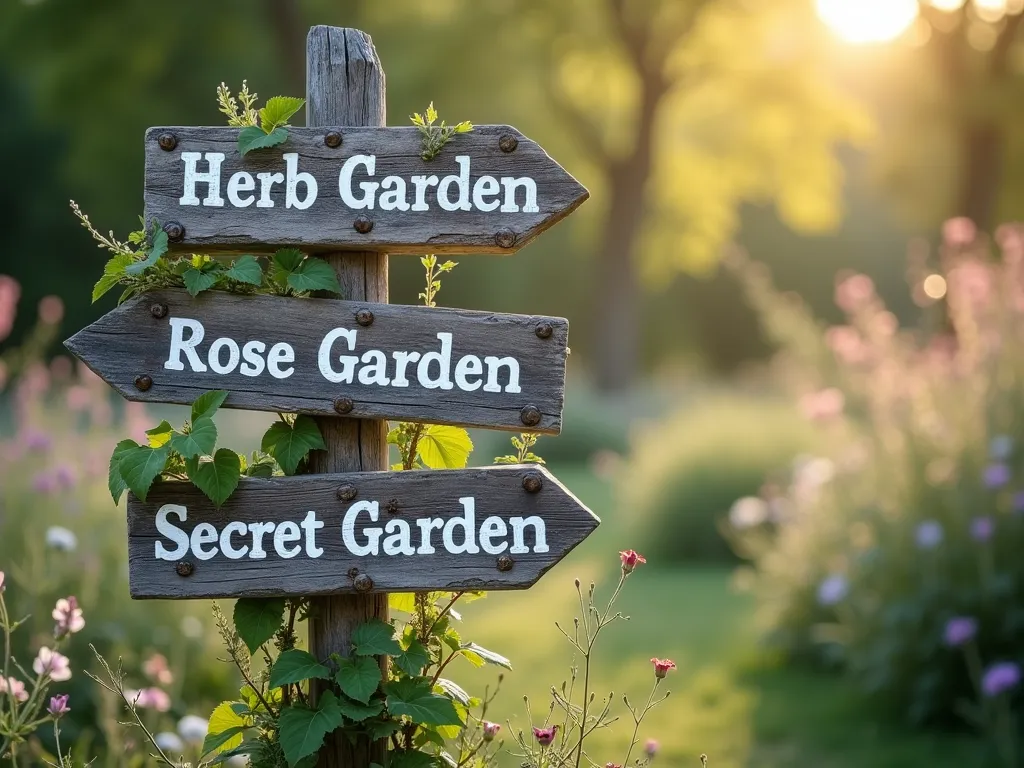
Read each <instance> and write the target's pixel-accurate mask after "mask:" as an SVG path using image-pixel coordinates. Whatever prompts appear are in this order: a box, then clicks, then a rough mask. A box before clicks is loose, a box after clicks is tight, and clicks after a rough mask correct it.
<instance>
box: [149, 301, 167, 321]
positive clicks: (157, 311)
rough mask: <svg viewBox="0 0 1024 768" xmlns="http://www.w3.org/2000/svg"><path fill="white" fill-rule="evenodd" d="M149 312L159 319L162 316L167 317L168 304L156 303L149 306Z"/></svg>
mask: <svg viewBox="0 0 1024 768" xmlns="http://www.w3.org/2000/svg"><path fill="white" fill-rule="evenodd" d="M149 314H151V315H152V316H153V317H155V318H156V319H157V320H159V319H160V318H162V317H167V305H166V304H154V305H153V306H152V307H150V308H149Z"/></svg>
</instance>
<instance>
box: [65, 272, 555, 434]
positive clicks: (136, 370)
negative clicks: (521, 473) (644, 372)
mask: <svg viewBox="0 0 1024 768" xmlns="http://www.w3.org/2000/svg"><path fill="white" fill-rule="evenodd" d="M154 306H157V307H166V308H167V312H166V314H165V315H164V316H163V317H159V318H158V317H154V315H153V312H152V308H153V307H154ZM360 310H369V311H370V312H372V313H373V321H372V323H371V324H370V325H369V326H366V327H363V326H360V325H359V324H358V323H357V322H356V313H357V312H359V311H360ZM157 314H161V313H159V312H158V313H157ZM172 318H187V319H190V320H195V321H198V322H200V323H201V324H202V326H203V328H204V329H205V335H204V339H203V341H202V342H201V343H200V344H199V346H198V351H199V356H200V358H201V359H202V360H203V361H204V363H206V361H207V355H206V352H207V350H209V348H210V344H211V343H213V341H214V340H215V339H217V338H220V337H228V338H231V339H233V340H234V341H235V343H236V344H237V345H238V347H242V346H243V345H244V344H245V343H246V342H247V341H249V340H254V339H255V340H260V341H262V342H264V344H266V349H269V348H270V346H271V345H272V344H275V343H278V342H285V343H287V344H289V345H291V347H292V348H293V349H294V351H295V361H294V363H289V364H288V365H289V366H290V367H293V368H294V373H292V374H291V375H290V376H288V377H287V378H283V379H278V378H275V377H273V376H271V375H270V373H269V372H267V371H266V370H264V371H263V373H261V374H260V375H258V376H246V375H243V374H242V373H241V372H240V365H239V366H237V367H236V368H235V369H234V371H233V372H232V373H228V374H218V373H215V372H214V371H213V370H212V369H211V368H210V367H209V365H207V370H206V371H205V372H196V371H193V370H192V369H191V366H190V365H189V364H188V362H187V358H186V357H185V356H184V355H181V356H180V359H181V362H182V363H183V364H184V366H185V370H182V371H176V370H168V369H166V368H165V367H164V363H165V362H166V361H167V359H168V352H169V350H170V339H171V319H172ZM541 324H546V325H547V326H550V328H551V334H550V336H548V338H540V337H539V336H538V334H537V327H538V325H541ZM339 327H340V328H346V329H350V330H355V331H357V332H358V340H357V344H356V347H355V349H354V350H353V351H351V352H349V351H348V350H347V346H346V345H344V344H343V343H341V342H338V343H336V344H335V345H334V354H333V355H332V358H333V360H334V367H335V369H337V368H338V367H339V366H338V362H337V356H338V354H341V353H342V351H344V354H346V355H361V354H362V353H363V352H364V351H366V350H367V349H378V350H381V351H383V352H384V353H385V355H386V356H387V359H388V360H389V361H391V366H390V370H393V368H394V360H393V358H392V355H391V353H392V352H393V351H395V350H411V351H423V352H426V351H437V350H438V349H439V348H440V342H439V341H438V339H437V334H438V333H451V334H452V336H453V339H454V341H453V345H452V365H451V375H452V376H453V381H454V369H455V365H456V362H457V361H458V359H459V358H460V357H462V356H463V355H476V356H477V357H478V358H480V360H483V359H484V358H485V357H486V356H496V357H498V358H502V357H505V356H511V357H514V358H515V359H516V360H517V361H518V362H519V366H520V369H519V387H520V389H521V390H522V391H521V392H519V393H508V392H485V391H483V387H482V386H480V387H479V388H478V389H476V390H475V391H472V392H467V391H463V390H461V389H460V388H459V387H458V386H457V384H455V385H454V386H453V388H452V389H450V390H442V389H425V388H424V387H422V386H421V385H420V384H419V383H418V381H417V380H416V376H415V364H413V365H411V366H409V369H408V370H407V374H408V375H409V386H407V387H392V386H380V385H377V384H360V383H359V381H358V378H357V379H356V380H355V381H354V382H353V383H352V384H345V383H338V384H334V383H331V382H329V381H328V380H327V379H326V378H324V376H323V374H322V373H321V371H320V368H319V366H318V364H317V353H318V350H319V348H320V344H321V342H322V340H323V339H324V337H325V336H326V335H327V333H329V332H330V331H331V330H332V329H334V328H339ZM187 335H188V334H186V336H187ZM567 337H568V323H567V322H566V321H565V320H564V319H562V318H550V317H540V316H533V315H506V314H495V313H490V312H473V311H469V310H456V309H440V308H427V307H414V306H401V305H389V304H376V303H371V302H366V301H337V300H332V299H295V298H281V297H274V296H242V295H238V294H229V293H224V292H219V291H218V292H206V293H204V294H200V296H198V297H196V298H192V297H191V296H189V295H188V294H187V293H186V292H185V291H181V290H164V291H154V292H152V293H149V294H146V295H144V296H140V297H137V298H134V299H131V300H130V301H128V302H126V303H125V304H122V305H121V306H120V307H118V308H117V309H115V310H114V311H112V312H110V313H109V314H107V315H105V316H104V317H102V318H100V319H99V320H97V321H96V322H95V323H93V324H92V325H90V326H88V327H87V328H85V329H83V330H82V331H79V332H78V333H77V334H75V335H74V336H73V337H72V338H70V339H69V340H68V341H67V342H66V346H67V348H68V349H69V350H70V351H71V352H73V353H74V354H75V355H76V356H77V357H78V358H79V359H81V360H82V361H83V362H84V363H85V364H86V365H88V366H89V367H90V368H91V369H92V370H93V371H95V372H96V373H97V374H98V375H99V376H100V377H101V378H103V379H104V380H105V381H107V382H108V383H110V384H111V385H112V386H113V387H114V388H115V389H117V391H118V392H120V393H121V394H122V395H124V396H125V397H126V398H128V399H129V400H140V401H143V402H153V403H191V402H192V401H193V400H195V399H196V397H198V396H199V395H200V394H202V393H203V392H205V391H208V390H211V389H226V390H228V391H230V393H231V394H230V395H229V396H228V399H227V401H226V402H225V405H226V406H228V407H233V408H248V409H253V410H260V411H272V412H274V411H286V412H301V413H309V414H315V415H332V416H333V415H335V408H334V401H335V399H336V398H342V397H344V398H349V399H351V400H352V403H353V409H352V411H351V413H350V414H349V415H350V416H353V417H357V418H370V419H402V420H406V421H421V422H427V423H439V424H459V425H465V426H474V427H490V428H498V429H509V430H523V429H529V430H531V431H536V432H547V433H557V432H558V431H559V429H560V427H561V413H562V403H563V392H564V383H565V357H566V343H567ZM264 354H265V353H264ZM221 357H222V359H225V360H226V359H227V353H224V354H223V355H222V356H221ZM432 368H433V369H435V372H436V366H432ZM143 374H144V375H147V376H149V377H150V378H151V380H152V385H151V386H150V388H149V389H147V390H145V391H142V390H140V389H139V388H138V386H136V383H135V382H136V378H137V377H138V376H140V375H143ZM499 383H500V384H502V385H504V384H507V383H508V373H507V371H506V370H505V369H502V371H501V376H500V377H499ZM529 405H533V406H536V407H537V408H538V409H539V410H540V412H541V421H540V423H538V424H536V425H528V426H527V425H524V424H523V421H522V414H523V408H525V407H526V406H529Z"/></svg>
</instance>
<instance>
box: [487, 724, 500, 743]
mask: <svg viewBox="0 0 1024 768" xmlns="http://www.w3.org/2000/svg"><path fill="white" fill-rule="evenodd" d="M500 730H501V726H500V725H498V724H497V723H492V722H490V721H489V720H484V741H494V737H495V736H497V735H498V731H500Z"/></svg>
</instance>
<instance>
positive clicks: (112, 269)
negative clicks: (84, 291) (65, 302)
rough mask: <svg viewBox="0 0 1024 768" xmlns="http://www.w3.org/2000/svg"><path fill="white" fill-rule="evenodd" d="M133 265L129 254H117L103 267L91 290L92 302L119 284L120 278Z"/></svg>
mask: <svg viewBox="0 0 1024 768" xmlns="http://www.w3.org/2000/svg"><path fill="white" fill-rule="evenodd" d="M134 263H135V259H134V258H132V256H131V255H130V254H127V253H119V254H117V255H116V256H114V257H113V258H112V259H110V261H108V262H107V263H106V264H105V265H104V266H103V276H102V277H101V278H100V279H99V280H98V281H96V285H95V286H93V289H92V300H93V301H94V302H95V301H97V300H98V299H99V298H100V297H101V296H103V295H104V294H105V293H106V292H107V291H109V290H110V289H111V288H113V287H114V286H115V285H117V284H118V283H119V282H121V277H122V276H123V275H124V274H125V272H126V271H127V269H128V267H130V266H131V265H132V264H134Z"/></svg>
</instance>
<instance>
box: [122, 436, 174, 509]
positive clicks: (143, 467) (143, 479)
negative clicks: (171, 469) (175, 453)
mask: <svg viewBox="0 0 1024 768" xmlns="http://www.w3.org/2000/svg"><path fill="white" fill-rule="evenodd" d="M170 455H171V447H170V446H169V445H164V446H161V447H160V448H150V447H149V446H148V445H140V446H138V447H137V448H129V449H127V450H125V451H124V453H123V454H122V455H121V458H120V461H118V467H119V468H120V471H121V477H122V478H124V482H125V485H127V486H128V487H129V488H130V489H131V491H132V493H134V494H135V495H136V496H138V497H139V499H141V500H142V501H145V500H146V495H147V494H148V493H149V489H150V487H152V485H153V481H154V480H156V478H157V476H158V475H159V474H160V473H161V472H163V471H164V467H166V466H167V459H168V458H169V457H170Z"/></svg>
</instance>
